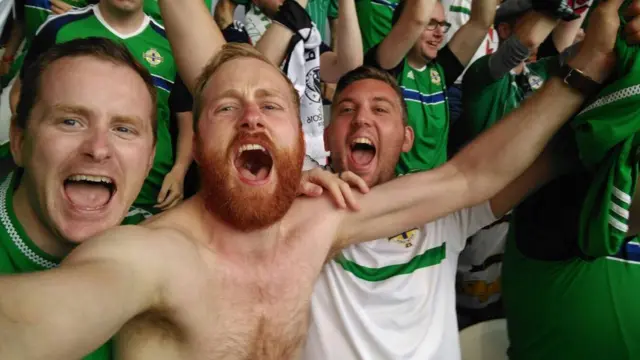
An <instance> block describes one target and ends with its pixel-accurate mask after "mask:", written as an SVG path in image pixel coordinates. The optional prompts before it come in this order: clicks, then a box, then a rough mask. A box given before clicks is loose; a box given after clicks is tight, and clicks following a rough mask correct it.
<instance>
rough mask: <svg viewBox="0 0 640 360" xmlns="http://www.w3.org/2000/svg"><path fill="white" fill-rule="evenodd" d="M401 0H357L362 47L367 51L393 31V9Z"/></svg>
mask: <svg viewBox="0 0 640 360" xmlns="http://www.w3.org/2000/svg"><path fill="white" fill-rule="evenodd" d="M399 2H400V1H399V0H356V11H357V13H358V23H359V24H360V33H361V34H362V47H363V49H364V52H365V53H366V52H367V51H369V49H371V48H372V47H374V46H375V45H377V44H379V43H380V42H382V40H384V37H385V36H387V34H388V33H389V31H391V19H392V18H393V11H394V10H395V8H396V7H397V6H398V3H399Z"/></svg>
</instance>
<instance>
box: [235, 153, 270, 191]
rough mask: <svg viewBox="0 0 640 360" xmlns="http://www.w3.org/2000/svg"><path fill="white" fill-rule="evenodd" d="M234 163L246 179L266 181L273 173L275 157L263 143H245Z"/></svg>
mask: <svg viewBox="0 0 640 360" xmlns="http://www.w3.org/2000/svg"><path fill="white" fill-rule="evenodd" d="M234 164H235V166H236V169H237V170H238V173H240V176H241V177H242V178H244V179H245V180H248V181H251V182H255V181H264V180H266V179H267V178H268V177H269V174H271V168H272V167H273V159H272V158H271V154H270V153H269V151H267V149H265V148H264V147H263V146H262V145H258V144H245V145H242V146H241V147H240V149H238V155H237V156H236V160H235V162H234Z"/></svg>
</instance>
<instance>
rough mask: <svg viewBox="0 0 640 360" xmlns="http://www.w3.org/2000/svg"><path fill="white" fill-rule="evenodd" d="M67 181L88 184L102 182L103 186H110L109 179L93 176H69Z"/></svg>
mask: <svg viewBox="0 0 640 360" xmlns="http://www.w3.org/2000/svg"><path fill="white" fill-rule="evenodd" d="M67 180H71V181H90V182H103V183H105V184H111V183H112V182H113V181H111V179H110V178H108V177H106V176H93V175H73V176H70V177H69V178H68V179H67Z"/></svg>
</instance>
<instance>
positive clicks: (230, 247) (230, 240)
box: [193, 195, 282, 262]
mask: <svg viewBox="0 0 640 360" xmlns="http://www.w3.org/2000/svg"><path fill="white" fill-rule="evenodd" d="M193 198H194V201H195V202H196V203H195V206H196V207H197V209H198V213H199V214H201V215H200V216H201V223H202V224H204V226H205V227H206V228H205V229H204V233H205V234H206V235H205V236H204V239H205V241H206V244H207V246H208V247H209V248H211V249H212V250H214V251H215V252H216V253H218V254H224V255H225V257H226V258H227V259H239V260H243V261H247V260H250V261H252V262H264V261H268V260H269V259H272V258H273V257H274V256H275V254H276V252H277V248H278V244H279V240H280V239H281V235H282V224H281V221H279V222H277V223H275V224H273V225H271V226H269V227H267V228H264V229H259V230H252V231H249V232H244V231H240V230H238V229H236V228H234V227H232V226H230V225H228V224H227V223H226V222H224V221H223V220H221V219H220V218H219V217H218V216H216V215H215V214H212V213H211V212H209V211H208V210H207V209H206V207H205V205H204V202H203V199H202V197H201V196H199V195H196V196H194V197H193Z"/></svg>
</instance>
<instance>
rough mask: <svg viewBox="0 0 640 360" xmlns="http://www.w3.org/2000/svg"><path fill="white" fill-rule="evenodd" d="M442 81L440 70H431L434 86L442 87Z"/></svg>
mask: <svg viewBox="0 0 640 360" xmlns="http://www.w3.org/2000/svg"><path fill="white" fill-rule="evenodd" d="M441 81H442V80H441V79H440V74H438V70H436V69H431V82H432V83H433V84H434V85H440V82H441Z"/></svg>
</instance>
